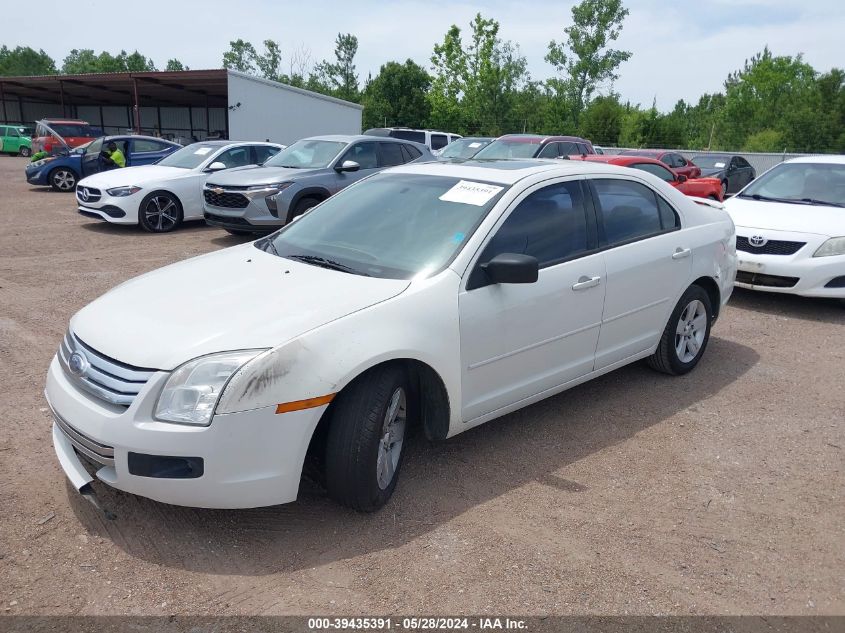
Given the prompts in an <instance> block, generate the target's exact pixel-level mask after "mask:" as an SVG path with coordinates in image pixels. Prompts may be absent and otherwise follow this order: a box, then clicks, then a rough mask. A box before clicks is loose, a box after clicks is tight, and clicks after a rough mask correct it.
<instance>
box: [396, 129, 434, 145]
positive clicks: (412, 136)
mask: <svg viewBox="0 0 845 633" xmlns="http://www.w3.org/2000/svg"><path fill="white" fill-rule="evenodd" d="M390 136H392V137H393V138H401V139H402V140H404V141H414V142H415V143H422V144H423V145H425V132H417V131H416V130H393V131H391V132H390Z"/></svg>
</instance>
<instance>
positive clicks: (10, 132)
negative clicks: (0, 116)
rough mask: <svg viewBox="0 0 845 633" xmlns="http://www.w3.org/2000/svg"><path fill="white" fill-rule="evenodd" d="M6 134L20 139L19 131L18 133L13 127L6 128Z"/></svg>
mask: <svg viewBox="0 0 845 633" xmlns="http://www.w3.org/2000/svg"><path fill="white" fill-rule="evenodd" d="M6 133H7V134H8V135H9V136H14V137H20V132H18V131H17V130H16V129H15V128H13V127H8V128H6Z"/></svg>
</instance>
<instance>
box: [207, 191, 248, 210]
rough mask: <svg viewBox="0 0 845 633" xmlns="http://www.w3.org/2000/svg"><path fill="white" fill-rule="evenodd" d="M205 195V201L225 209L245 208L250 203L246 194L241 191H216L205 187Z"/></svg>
mask: <svg viewBox="0 0 845 633" xmlns="http://www.w3.org/2000/svg"><path fill="white" fill-rule="evenodd" d="M203 196H204V197H205V201H206V202H207V203H208V204H210V205H211V206H213V207H221V208H224V209H243V208H244V207H246V206H247V205H248V204H249V200H248V199H247V198H246V196H244V195H242V194H240V193H229V192H228V191H224V192H223V193H216V192H214V191H212V190H211V189H205V190H204V191H203Z"/></svg>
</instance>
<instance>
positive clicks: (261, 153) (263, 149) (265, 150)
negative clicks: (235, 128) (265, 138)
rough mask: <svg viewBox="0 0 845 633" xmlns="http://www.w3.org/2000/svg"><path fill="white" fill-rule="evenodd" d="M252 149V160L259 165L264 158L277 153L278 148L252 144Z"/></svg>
mask: <svg viewBox="0 0 845 633" xmlns="http://www.w3.org/2000/svg"><path fill="white" fill-rule="evenodd" d="M252 151H253V152H254V153H255V160H253V162H254V163H255V164H256V165H261V164H262V163H264V162H265V161H266V160H268V159H270V158H272V157H273V156H275V155H276V154H278V153H279V148H278V147H272V146H270V145H253V146H252Z"/></svg>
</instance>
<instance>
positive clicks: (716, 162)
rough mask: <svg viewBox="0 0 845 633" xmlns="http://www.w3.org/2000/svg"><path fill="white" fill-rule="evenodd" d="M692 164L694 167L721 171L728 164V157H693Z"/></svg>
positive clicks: (729, 158)
mask: <svg viewBox="0 0 845 633" xmlns="http://www.w3.org/2000/svg"><path fill="white" fill-rule="evenodd" d="M692 162H694V163H695V166H696V167H704V168H705V169H722V168H724V167H725V166H726V165H727V164H728V163H729V162H731V157H730V156H694V157H693V159H692Z"/></svg>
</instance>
